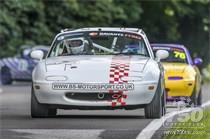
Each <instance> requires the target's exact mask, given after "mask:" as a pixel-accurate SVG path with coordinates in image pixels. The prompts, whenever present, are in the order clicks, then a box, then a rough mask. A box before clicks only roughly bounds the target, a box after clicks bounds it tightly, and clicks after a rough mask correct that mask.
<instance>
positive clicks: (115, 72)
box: [109, 56, 130, 107]
mask: <svg viewBox="0 0 210 139" xmlns="http://www.w3.org/2000/svg"><path fill="white" fill-rule="evenodd" d="M129 66H130V57H127V56H125V57H124V56H114V57H113V58H112V63H111V66H110V74H109V83H110V84H128V81H126V80H121V78H122V77H128V74H129ZM124 92H125V91H124V90H119V91H114V90H110V91H109V93H111V94H113V95H118V96H120V97H118V98H117V99H114V100H112V101H111V106H112V107H115V106H125V105H126V103H125V101H124V100H125V99H126V98H127V95H125V94H124Z"/></svg>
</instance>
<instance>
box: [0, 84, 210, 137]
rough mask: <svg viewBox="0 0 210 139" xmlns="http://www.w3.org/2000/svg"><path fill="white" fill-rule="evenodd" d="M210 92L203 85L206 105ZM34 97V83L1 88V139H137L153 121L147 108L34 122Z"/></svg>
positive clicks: (74, 113) (69, 113) (63, 113)
mask: <svg viewBox="0 0 210 139" xmlns="http://www.w3.org/2000/svg"><path fill="white" fill-rule="evenodd" d="M209 90H210V85H207V84H206V85H204V86H203V102H207V101H208V100H210V91H209ZM30 95H31V94H30V83H15V84H13V85H10V86H1V87H0V139H87V138H88V139H135V138H136V137H137V136H138V135H139V133H140V132H141V131H142V130H143V129H144V128H145V127H146V126H147V125H148V124H149V123H150V122H151V121H152V120H151V119H145V118H144V111H143V109H138V110H127V111H126V110H113V111H110V110H94V111H81V110H59V111H58V116H56V117H52V118H37V119H32V118H31V117H30ZM175 109H176V108H167V113H170V112H172V111H174V110H175Z"/></svg>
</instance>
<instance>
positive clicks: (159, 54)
mask: <svg viewBox="0 0 210 139" xmlns="http://www.w3.org/2000/svg"><path fill="white" fill-rule="evenodd" d="M155 56H156V58H157V60H158V61H160V60H161V59H166V58H167V57H168V56H169V53H168V51H166V50H157V52H156V53H155Z"/></svg>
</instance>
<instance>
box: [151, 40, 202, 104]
mask: <svg viewBox="0 0 210 139" xmlns="http://www.w3.org/2000/svg"><path fill="white" fill-rule="evenodd" d="M151 46H152V48H153V51H154V52H156V51H157V50H160V49H161V50H167V51H168V52H169V56H168V58H166V59H164V60H161V62H162V64H163V67H164V72H165V73H164V74H165V75H164V76H165V90H166V96H167V101H180V100H184V101H185V102H188V103H190V104H194V105H201V104H202V91H201V75H200V72H199V69H198V68H197V65H200V64H201V63H202V59H200V58H195V59H194V60H192V58H191V56H190V53H189V51H188V50H187V48H185V47H184V46H183V45H178V44H157V43H156V44H151Z"/></svg>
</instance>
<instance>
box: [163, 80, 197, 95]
mask: <svg viewBox="0 0 210 139" xmlns="http://www.w3.org/2000/svg"><path fill="white" fill-rule="evenodd" d="M194 83H195V82H194V80H165V88H166V92H167V96H168V97H171V98H172V97H182V96H183V97H188V96H191V95H192V92H193V88H194Z"/></svg>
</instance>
